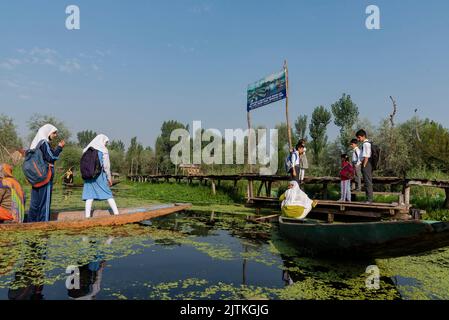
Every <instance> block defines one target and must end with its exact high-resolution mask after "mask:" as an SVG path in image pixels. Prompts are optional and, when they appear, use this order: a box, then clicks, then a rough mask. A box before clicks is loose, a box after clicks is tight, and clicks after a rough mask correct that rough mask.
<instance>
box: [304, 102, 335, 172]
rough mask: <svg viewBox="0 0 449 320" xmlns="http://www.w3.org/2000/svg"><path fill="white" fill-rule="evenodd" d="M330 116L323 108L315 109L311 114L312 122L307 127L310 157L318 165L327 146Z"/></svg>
mask: <svg viewBox="0 0 449 320" xmlns="http://www.w3.org/2000/svg"><path fill="white" fill-rule="evenodd" d="M331 119H332V115H331V113H330V112H329V111H328V110H326V108H325V107H324V106H319V107H316V108H315V110H314V111H313V114H312V121H311V123H310V126H309V131H310V137H311V138H312V141H311V143H310V146H311V148H312V155H313V159H314V162H315V164H319V163H320V156H321V153H322V151H323V149H324V148H325V147H326V145H327V139H328V137H327V134H326V132H327V126H328V125H329V123H330V122H331Z"/></svg>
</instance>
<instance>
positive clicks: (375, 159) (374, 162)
mask: <svg viewBox="0 0 449 320" xmlns="http://www.w3.org/2000/svg"><path fill="white" fill-rule="evenodd" d="M370 144H371V158H370V162H371V166H372V167H373V170H377V169H378V166H379V160H380V148H379V147H378V146H377V145H375V144H373V143H372V142H370Z"/></svg>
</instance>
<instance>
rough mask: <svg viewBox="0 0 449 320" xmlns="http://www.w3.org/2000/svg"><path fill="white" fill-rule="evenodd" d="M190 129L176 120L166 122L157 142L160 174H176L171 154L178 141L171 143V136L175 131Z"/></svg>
mask: <svg viewBox="0 0 449 320" xmlns="http://www.w3.org/2000/svg"><path fill="white" fill-rule="evenodd" d="M188 128H189V127H188V126H185V125H183V124H182V123H180V122H178V121H175V120H170V121H164V123H163V124H162V127H161V134H160V135H159V137H158V138H157V140H156V160H157V166H158V168H157V171H158V173H174V171H175V165H174V164H173V163H172V161H171V159H170V152H171V149H172V148H173V147H174V146H175V145H176V144H177V143H178V141H170V136H171V133H172V131H173V130H176V129H186V130H188Z"/></svg>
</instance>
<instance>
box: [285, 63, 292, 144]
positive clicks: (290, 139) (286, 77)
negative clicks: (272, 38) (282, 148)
mask: <svg viewBox="0 0 449 320" xmlns="http://www.w3.org/2000/svg"><path fill="white" fill-rule="evenodd" d="M284 71H285V87H286V92H287V96H286V97H285V116H286V118H287V135H288V147H289V150H291V149H292V147H293V144H292V130H291V127H290V118H289V116H288V94H289V84H288V66H287V60H285V61H284Z"/></svg>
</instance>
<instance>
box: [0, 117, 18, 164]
mask: <svg viewBox="0 0 449 320" xmlns="http://www.w3.org/2000/svg"><path fill="white" fill-rule="evenodd" d="M20 148H22V141H21V139H20V138H19V135H18V134H17V130H16V125H15V124H14V121H13V120H12V119H11V118H9V117H7V116H5V115H3V114H0V160H1V161H2V162H5V161H6V160H7V159H8V160H10V153H11V152H13V151H15V150H16V149H20Z"/></svg>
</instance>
